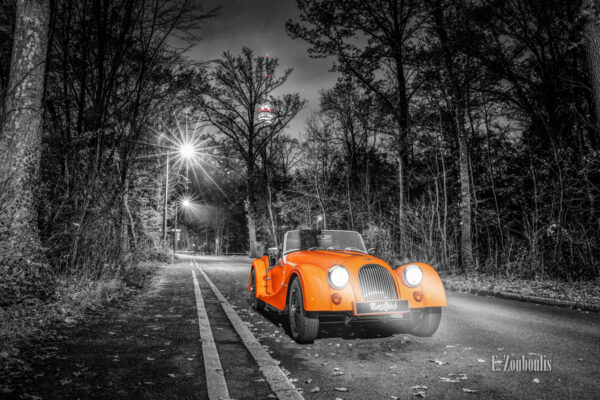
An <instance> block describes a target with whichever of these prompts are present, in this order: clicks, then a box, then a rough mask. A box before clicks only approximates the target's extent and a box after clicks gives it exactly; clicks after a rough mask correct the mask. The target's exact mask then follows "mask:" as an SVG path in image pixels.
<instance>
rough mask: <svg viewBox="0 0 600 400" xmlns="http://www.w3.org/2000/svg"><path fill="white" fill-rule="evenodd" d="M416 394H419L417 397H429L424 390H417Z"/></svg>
mask: <svg viewBox="0 0 600 400" xmlns="http://www.w3.org/2000/svg"><path fill="white" fill-rule="evenodd" d="M414 395H415V396H417V397H427V395H426V394H425V392H422V391H421V392H416V393H414Z"/></svg>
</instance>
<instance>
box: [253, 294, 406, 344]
mask: <svg viewBox="0 0 600 400" xmlns="http://www.w3.org/2000/svg"><path fill="white" fill-rule="evenodd" d="M248 304H250V302H249V301H248ZM259 313H260V315H262V316H263V317H265V319H266V320H267V321H269V322H270V323H271V324H272V325H273V327H282V328H283V329H284V330H285V333H286V334H287V335H288V336H291V335H290V327H289V322H288V318H287V314H285V313H282V312H277V311H273V310H270V309H266V310H263V311H260V312H259ZM394 334H408V332H407V331H406V330H402V329H400V328H398V327H392V326H391V325H387V324H383V323H371V324H369V323H354V324H348V325H346V324H344V323H343V322H339V323H323V324H321V326H320V328H319V334H318V336H317V339H316V340H318V339H331V338H340V339H343V340H356V339H361V340H362V339H379V338H387V337H390V336H393V335H394Z"/></svg>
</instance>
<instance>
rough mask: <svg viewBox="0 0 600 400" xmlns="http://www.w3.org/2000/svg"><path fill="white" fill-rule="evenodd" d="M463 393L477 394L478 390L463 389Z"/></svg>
mask: <svg viewBox="0 0 600 400" xmlns="http://www.w3.org/2000/svg"><path fill="white" fill-rule="evenodd" d="M463 392H465V393H477V390H473V389H467V388H463Z"/></svg>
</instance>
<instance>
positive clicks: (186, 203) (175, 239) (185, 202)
mask: <svg viewBox="0 0 600 400" xmlns="http://www.w3.org/2000/svg"><path fill="white" fill-rule="evenodd" d="M191 204H192V203H191V202H190V200H189V199H183V200H181V206H182V207H183V208H188V207H189V206H190V205H191ZM174 232H175V234H174V235H173V253H177V242H178V239H179V236H180V235H178V233H179V231H178V230H177V202H175V230H174Z"/></svg>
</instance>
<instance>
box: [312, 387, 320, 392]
mask: <svg viewBox="0 0 600 400" xmlns="http://www.w3.org/2000/svg"><path fill="white" fill-rule="evenodd" d="M320 391H321V388H320V387H318V386H315V387H314V388H312V389H310V392H311V393H318V392H320Z"/></svg>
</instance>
